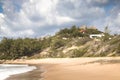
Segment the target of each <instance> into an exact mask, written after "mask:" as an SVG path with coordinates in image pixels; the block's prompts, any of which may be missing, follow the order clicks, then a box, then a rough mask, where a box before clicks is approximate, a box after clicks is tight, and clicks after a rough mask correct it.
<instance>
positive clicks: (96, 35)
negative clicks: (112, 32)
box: [89, 34, 105, 39]
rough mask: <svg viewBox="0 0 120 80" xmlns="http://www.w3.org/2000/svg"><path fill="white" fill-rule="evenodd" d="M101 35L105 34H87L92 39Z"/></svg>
mask: <svg viewBox="0 0 120 80" xmlns="http://www.w3.org/2000/svg"><path fill="white" fill-rule="evenodd" d="M103 36H105V35H104V34H91V35H89V37H90V38H91V39H93V38H101V37H103Z"/></svg>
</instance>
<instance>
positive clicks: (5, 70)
mask: <svg viewBox="0 0 120 80" xmlns="http://www.w3.org/2000/svg"><path fill="white" fill-rule="evenodd" d="M34 69H36V67H35V66H28V65H14V64H0V80H5V79H6V78H8V77H10V76H11V75H15V74H20V73H25V72H28V71H32V70H34Z"/></svg>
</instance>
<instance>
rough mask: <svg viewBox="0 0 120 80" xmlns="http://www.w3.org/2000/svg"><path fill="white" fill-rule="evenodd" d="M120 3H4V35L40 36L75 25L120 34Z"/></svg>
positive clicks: (0, 3)
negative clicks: (105, 28)
mask: <svg viewBox="0 0 120 80" xmlns="http://www.w3.org/2000/svg"><path fill="white" fill-rule="evenodd" d="M119 4H120V0H0V26H1V30H0V31H1V35H3V36H7V37H40V36H45V35H53V34H54V33H55V32H57V31H58V30H60V29H62V28H65V27H71V26H72V25H77V26H82V25H87V26H96V27H97V28H98V29H99V30H104V27H105V26H107V25H108V26H109V29H110V30H111V33H120V24H119V23H120V5H119Z"/></svg>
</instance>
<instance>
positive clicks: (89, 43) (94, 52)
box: [0, 26, 120, 59]
mask: <svg viewBox="0 0 120 80" xmlns="http://www.w3.org/2000/svg"><path fill="white" fill-rule="evenodd" d="M101 33H103V34H104V35H105V36H103V37H102V38H101V39H99V40H96V39H91V38H89V35H90V34H101ZM119 55H120V35H114V36H113V35H110V34H109V30H108V27H105V32H101V31H99V30H97V29H92V28H87V27H86V28H79V27H76V26H72V27H71V28H65V29H62V30H60V31H59V32H57V33H56V34H55V35H54V36H49V37H44V38H39V39H32V38H24V39H22V38H18V39H10V38H3V39H2V41H1V42H0V59H19V58H44V57H52V58H55V57H71V58H74V57H82V56H86V57H90V56H119Z"/></svg>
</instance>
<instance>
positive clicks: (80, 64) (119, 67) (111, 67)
mask: <svg viewBox="0 0 120 80" xmlns="http://www.w3.org/2000/svg"><path fill="white" fill-rule="evenodd" d="M96 60H105V61H106V60H108V61H109V60H116V62H117V63H115V61H114V63H112V64H111V63H107V64H106V63H104V62H103V61H102V62H100V61H99V62H95V63H91V62H92V61H96ZM119 60H120V58H119V57H117V58H110V57H107V58H74V59H69V58H63V59H59V58H57V59H38V60H16V61H8V62H7V63H29V64H42V69H43V70H44V73H43V74H42V77H43V78H44V80H120V63H119ZM89 62H90V63H89ZM101 63H102V64H101ZM38 80H39V79H38Z"/></svg>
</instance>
